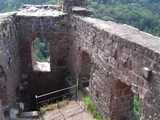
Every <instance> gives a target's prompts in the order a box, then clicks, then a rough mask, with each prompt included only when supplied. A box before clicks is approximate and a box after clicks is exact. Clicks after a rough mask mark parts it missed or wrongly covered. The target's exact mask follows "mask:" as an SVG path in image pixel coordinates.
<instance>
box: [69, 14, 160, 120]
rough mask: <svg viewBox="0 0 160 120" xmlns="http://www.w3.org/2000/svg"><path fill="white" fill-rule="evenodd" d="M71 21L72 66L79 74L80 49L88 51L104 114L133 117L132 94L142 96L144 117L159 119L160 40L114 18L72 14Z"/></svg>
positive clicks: (93, 91) (92, 87)
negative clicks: (99, 18)
mask: <svg viewBox="0 0 160 120" xmlns="http://www.w3.org/2000/svg"><path fill="white" fill-rule="evenodd" d="M70 22H71V26H72V29H71V31H70V32H71V33H72V40H73V44H72V47H71V49H70V64H71V65H70V66H71V69H72V71H73V73H74V74H75V76H77V77H78V76H79V74H80V71H81V55H80V54H81V51H85V52H86V53H88V55H89V57H90V59H91V68H90V69H91V70H90V94H91V96H92V98H93V100H94V101H95V103H96V104H97V107H98V109H99V110H100V111H101V113H103V115H104V116H105V117H106V118H111V120H115V119H116V120H122V119H123V120H131V119H132V118H133V114H132V107H133V95H139V96H140V99H141V106H142V115H141V119H142V120H159V119H160V107H159V106H160V105H159V103H160V99H159V98H160V96H159V95H160V89H159V87H160V80H159V77H160V74H159V72H160V69H159V66H160V63H159V58H160V54H159V53H160V51H159V45H160V39H159V38H158V37H154V36H152V35H150V34H147V33H144V32H141V31H139V30H138V29H136V28H133V27H130V26H127V25H123V24H117V23H114V22H111V21H102V20H98V19H93V18H89V17H76V16H72V17H71V21H70ZM146 68H148V70H147V69H146ZM84 72H85V71H84ZM146 74H147V75H146ZM117 84H118V85H117ZM121 84H122V85H121ZM116 86H119V87H116ZM120 86H122V87H120ZM114 91H115V92H114ZM116 91H118V93H117V92H116ZM127 91H128V92H127ZM129 91H130V92H129ZM129 96H130V97H129ZM114 102H115V103H114ZM120 106H121V107H120ZM122 107H123V109H122ZM115 109H118V110H122V111H118V112H117V111H115ZM118 113H121V114H118Z"/></svg>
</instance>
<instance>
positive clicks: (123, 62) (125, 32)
mask: <svg viewBox="0 0 160 120" xmlns="http://www.w3.org/2000/svg"><path fill="white" fill-rule="evenodd" d="M60 3H61V4H60V5H57V6H54V5H25V6H24V7H23V8H21V9H20V10H18V11H16V12H10V13H3V14H1V15H0V120H3V119H4V116H5V111H6V109H7V110H8V109H9V108H10V106H12V105H13V104H14V103H16V102H17V101H18V100H19V96H20V95H19V94H20V90H21V89H22V90H23V89H25V88H24V85H25V87H28V88H27V89H28V92H27V93H21V94H24V96H29V95H30V94H34V93H35V92H38V93H40V94H43V93H44V91H45V92H47V90H48V88H52V90H53V91H54V90H58V89H62V88H63V87H64V84H65V83H64V76H65V73H66V72H65V71H69V72H70V73H71V75H72V77H73V78H74V79H75V80H76V79H79V81H89V94H90V96H91V97H92V98H93V100H94V102H95V104H96V106H97V108H98V110H99V111H100V112H101V113H102V114H103V116H104V117H105V118H106V119H108V120H109V119H110V120H132V119H131V116H132V107H133V98H134V96H135V95H138V96H139V97H140V101H141V108H142V115H141V118H140V119H141V120H160V38H158V37H155V36H153V35H151V34H148V33H145V32H142V31H140V30H138V29H137V28H134V27H131V26H128V25H125V24H118V23H114V22H112V21H103V20H99V19H96V18H92V17H89V16H90V11H88V10H87V9H86V8H83V7H86V2H85V0H63V1H62V2H60ZM37 37H39V38H45V39H46V40H47V42H48V43H49V54H50V66H51V71H50V72H40V71H39V72H38V71H34V70H33V63H34V62H33V60H32V43H33V41H34V40H35V39H36V38H37ZM28 99H29V98H28Z"/></svg>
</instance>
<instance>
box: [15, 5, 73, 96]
mask: <svg viewBox="0 0 160 120" xmlns="http://www.w3.org/2000/svg"><path fill="white" fill-rule="evenodd" d="M33 8H34V10H33ZM29 13H30V14H29ZM67 21H68V16H67V14H65V13H63V12H60V11H56V10H55V9H52V8H47V9H46V7H45V6H44V7H41V8H38V7H37V6H29V7H27V8H24V9H22V10H21V11H19V12H17V14H16V25H17V29H18V36H19V40H20V46H19V47H20V58H21V63H20V64H21V79H22V81H26V80H27V81H31V80H35V82H36V81H38V80H39V77H38V76H37V75H36V76H37V78H35V74H36V73H35V72H36V71H34V70H33V64H32V63H33V61H32V51H31V50H32V47H33V41H34V40H35V39H36V38H37V37H38V38H41V39H45V40H47V41H48V44H49V56H50V65H51V73H50V74H52V77H53V79H50V80H49V79H46V84H47V82H48V85H49V83H51V82H49V81H51V80H53V81H52V83H53V84H52V86H51V87H49V88H48V90H50V91H53V90H57V89H60V88H61V86H62V85H63V84H62V83H63V80H64V79H59V77H56V74H61V75H62V74H63V73H62V71H63V70H59V69H60V68H62V69H63V67H66V64H67V62H66V61H67V56H68V49H69V44H70V41H69V39H68V36H69V34H68V32H67V31H68V25H67ZM50 74H45V75H44V74H43V73H42V74H41V75H42V78H49V77H50ZM43 75H44V76H43ZM46 75H49V76H46ZM33 76H34V79H33ZM31 83H34V82H33V81H31ZM40 83H41V82H40ZM42 83H43V81H42ZM41 88H42V87H41ZM50 88H51V89H50ZM39 89H40V88H39ZM43 93H44V92H43Z"/></svg>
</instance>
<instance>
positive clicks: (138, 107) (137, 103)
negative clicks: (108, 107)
mask: <svg viewBox="0 0 160 120" xmlns="http://www.w3.org/2000/svg"><path fill="white" fill-rule="evenodd" d="M141 112H142V108H141V102H140V98H139V96H134V100H133V113H134V115H135V117H136V119H139V118H140V116H141Z"/></svg>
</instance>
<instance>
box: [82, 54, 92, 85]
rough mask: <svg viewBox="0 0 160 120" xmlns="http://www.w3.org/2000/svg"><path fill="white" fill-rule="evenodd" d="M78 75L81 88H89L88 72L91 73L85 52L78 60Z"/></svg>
mask: <svg viewBox="0 0 160 120" xmlns="http://www.w3.org/2000/svg"><path fill="white" fill-rule="evenodd" d="M80 62H81V63H80V64H81V68H80V74H79V79H80V82H81V84H82V85H83V87H88V86H89V79H90V72H91V58H90V56H89V54H88V53H87V52H85V51H82V52H81V58H80Z"/></svg>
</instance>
